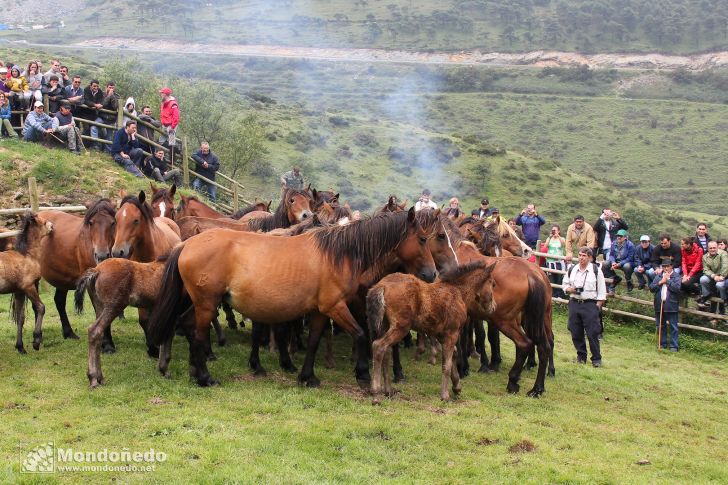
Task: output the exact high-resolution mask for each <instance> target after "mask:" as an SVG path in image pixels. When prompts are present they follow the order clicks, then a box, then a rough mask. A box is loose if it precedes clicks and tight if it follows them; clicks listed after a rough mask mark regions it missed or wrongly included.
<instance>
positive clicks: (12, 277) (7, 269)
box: [0, 211, 53, 354]
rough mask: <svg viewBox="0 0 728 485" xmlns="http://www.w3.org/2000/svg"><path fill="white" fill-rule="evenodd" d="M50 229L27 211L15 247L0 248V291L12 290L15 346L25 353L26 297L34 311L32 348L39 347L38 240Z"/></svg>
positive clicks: (50, 223) (44, 237)
mask: <svg viewBox="0 0 728 485" xmlns="http://www.w3.org/2000/svg"><path fill="white" fill-rule="evenodd" d="M52 230H53V223H52V222H50V221H46V220H45V219H44V218H43V217H41V216H39V215H34V214H32V213H30V211H28V213H27V214H26V215H25V216H23V219H22V222H21V225H20V234H19V235H18V237H17V239H16V241H15V249H11V250H9V251H3V252H0V294H8V293H12V296H11V299H10V306H11V313H12V317H13V322H14V323H15V325H16V326H17V328H18V333H17V338H16V340H15V348H16V349H18V352H20V353H21V354H25V353H26V352H25V347H24V346H23V324H24V323H25V300H26V298H28V299H30V301H31V303H32V305H33V313H34V314H35V330H34V331H33V348H34V349H35V350H38V349H39V348H40V344H41V341H42V339H43V333H42V325H43V315H44V314H45V305H43V302H42V301H41V300H40V295H38V282H39V281H40V251H41V242H42V241H43V240H44V239H46V238H47V236H48V234H50V233H51V231H52Z"/></svg>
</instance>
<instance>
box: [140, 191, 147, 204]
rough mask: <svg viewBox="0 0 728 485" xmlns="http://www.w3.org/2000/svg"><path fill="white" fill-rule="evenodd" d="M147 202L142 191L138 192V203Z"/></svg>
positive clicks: (145, 195)
mask: <svg viewBox="0 0 728 485" xmlns="http://www.w3.org/2000/svg"><path fill="white" fill-rule="evenodd" d="M146 200H147V194H145V193H144V191H143V190H142V191H140V192H139V202H141V203H142V204H143V203H144V202H145V201H146Z"/></svg>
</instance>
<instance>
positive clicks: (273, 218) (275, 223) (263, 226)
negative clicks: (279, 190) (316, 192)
mask: <svg viewBox="0 0 728 485" xmlns="http://www.w3.org/2000/svg"><path fill="white" fill-rule="evenodd" d="M294 195H303V196H305V197H307V198H309V199H310V200H313V197H312V196H311V194H310V193H309V192H308V191H307V190H299V189H292V188H287V189H286V190H285V192H283V196H282V197H281V202H280V204H278V208H277V209H276V211H275V212H274V213H273V214H272V215H270V216H267V217H260V218H258V219H253V220H252V221H248V227H249V228H250V230H251V231H262V232H269V231H272V230H273V229H279V228H284V229H285V228H287V227H291V223H290V222H289V221H288V199H289V198H290V197H292V196H294Z"/></svg>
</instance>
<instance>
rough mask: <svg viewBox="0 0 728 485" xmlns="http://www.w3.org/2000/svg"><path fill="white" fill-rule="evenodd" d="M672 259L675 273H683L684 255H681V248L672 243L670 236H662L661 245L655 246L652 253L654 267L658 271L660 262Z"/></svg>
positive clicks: (663, 234)
mask: <svg viewBox="0 0 728 485" xmlns="http://www.w3.org/2000/svg"><path fill="white" fill-rule="evenodd" d="M665 258H670V259H671V260H672V268H673V271H675V272H677V273H680V271H682V269H681V266H682V255H681V254H680V246H678V245H677V244H675V243H674V242H672V239H671V238H670V235H669V234H667V233H662V234H660V244H658V245H656V246H655V249H654V250H653V251H652V267H653V268H654V269H655V271H657V269H658V268H659V267H660V262H661V261H662V260H663V259H665Z"/></svg>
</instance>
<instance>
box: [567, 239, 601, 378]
mask: <svg viewBox="0 0 728 485" xmlns="http://www.w3.org/2000/svg"><path fill="white" fill-rule="evenodd" d="M592 254H593V253H592V249H591V248H588V247H586V246H584V247H581V248H579V263H578V264H576V265H574V266H571V267H570V268H569V269H568V270H567V271H566V275H564V280H563V282H562V285H563V287H564V293H566V294H567V295H569V296H570V299H569V325H568V328H569V331H570V332H571V341H572V342H573V343H574V347H575V348H576V361H577V363H580V364H583V363H586V356H587V353H586V342H585V341H584V334H585V333H586V338H587V339H588V340H589V350H591V354H592V357H591V360H592V365H593V366H594V367H601V366H602V354H601V351H600V345H599V335H600V334H601V323H600V316H599V313H600V311H601V308H602V306H603V305H604V301H605V300H606V299H607V285H606V284H605V282H604V274H603V273H602V269H601V268H600V267H599V265H597V264H596V263H592Z"/></svg>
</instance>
